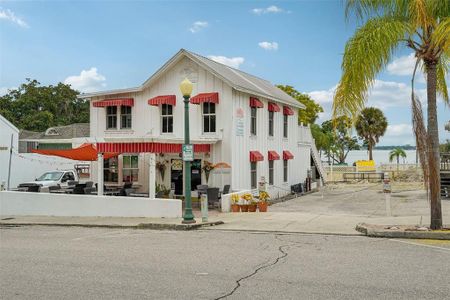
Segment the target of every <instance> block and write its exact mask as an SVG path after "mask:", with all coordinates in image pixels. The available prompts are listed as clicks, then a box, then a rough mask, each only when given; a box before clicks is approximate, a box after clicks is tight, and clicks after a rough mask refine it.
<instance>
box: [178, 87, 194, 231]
mask: <svg viewBox="0 0 450 300" xmlns="http://www.w3.org/2000/svg"><path fill="white" fill-rule="evenodd" d="M192 88H193V85H192V82H190V81H189V79H187V78H185V79H184V80H183V81H182V82H181V83H180V91H181V94H182V95H183V98H184V145H183V161H184V195H185V197H184V200H185V201H184V214H183V221H182V223H183V224H192V223H195V219H194V215H193V214H192V199H191V160H192V159H193V155H194V150H193V147H192V145H190V138H189V99H190V97H191V93H192ZM188 148H189V149H190V150H191V151H192V157H191V158H189V157H187V155H186V151H187V150H188Z"/></svg>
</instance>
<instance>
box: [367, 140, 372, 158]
mask: <svg viewBox="0 0 450 300" xmlns="http://www.w3.org/2000/svg"><path fill="white" fill-rule="evenodd" d="M368 147H369V160H373V154H372V149H373V146H372V143H369V145H368Z"/></svg>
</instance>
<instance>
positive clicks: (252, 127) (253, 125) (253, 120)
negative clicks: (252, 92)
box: [250, 107, 257, 135]
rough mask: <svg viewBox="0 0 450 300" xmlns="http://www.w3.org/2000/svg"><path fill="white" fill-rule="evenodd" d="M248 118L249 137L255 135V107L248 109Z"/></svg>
mask: <svg viewBox="0 0 450 300" xmlns="http://www.w3.org/2000/svg"><path fill="white" fill-rule="evenodd" d="M250 110H251V111H250V117H251V121H250V122H251V123H250V134H251V135H256V112H257V111H256V110H257V108H256V107H251V108H250Z"/></svg>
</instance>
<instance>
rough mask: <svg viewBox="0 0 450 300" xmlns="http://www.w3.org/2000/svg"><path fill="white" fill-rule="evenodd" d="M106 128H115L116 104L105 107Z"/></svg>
mask: <svg viewBox="0 0 450 300" xmlns="http://www.w3.org/2000/svg"><path fill="white" fill-rule="evenodd" d="M106 129H117V106H108V107H106Z"/></svg>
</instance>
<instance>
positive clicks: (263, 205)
mask: <svg viewBox="0 0 450 300" xmlns="http://www.w3.org/2000/svg"><path fill="white" fill-rule="evenodd" d="M269 199H270V195H269V194H268V193H267V192H265V191H261V192H259V201H258V210H259V211H260V212H267V207H268V206H269Z"/></svg>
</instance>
